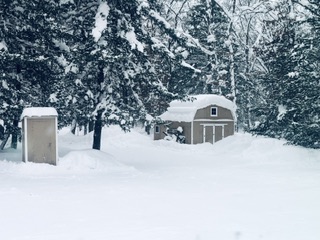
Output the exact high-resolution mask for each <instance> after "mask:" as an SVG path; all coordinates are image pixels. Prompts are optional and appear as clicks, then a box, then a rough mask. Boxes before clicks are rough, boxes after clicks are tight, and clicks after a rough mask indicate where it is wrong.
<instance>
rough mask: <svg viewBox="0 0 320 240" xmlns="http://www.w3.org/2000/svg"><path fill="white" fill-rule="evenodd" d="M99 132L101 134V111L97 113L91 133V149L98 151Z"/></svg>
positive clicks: (99, 142) (99, 146) (99, 145)
mask: <svg viewBox="0 0 320 240" xmlns="http://www.w3.org/2000/svg"><path fill="white" fill-rule="evenodd" d="M101 132H102V111H101V110H100V111H98V114H97V116H96V121H95V123H94V132H93V145H92V148H93V149H97V150H100V148H101Z"/></svg>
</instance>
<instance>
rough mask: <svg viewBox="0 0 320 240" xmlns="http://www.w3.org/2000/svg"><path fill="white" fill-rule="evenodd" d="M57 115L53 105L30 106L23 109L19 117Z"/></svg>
mask: <svg viewBox="0 0 320 240" xmlns="http://www.w3.org/2000/svg"><path fill="white" fill-rule="evenodd" d="M44 116H58V113H57V110H56V109H55V108H53V107H30V108H25V109H23V112H22V114H21V119H22V118H24V117H44Z"/></svg>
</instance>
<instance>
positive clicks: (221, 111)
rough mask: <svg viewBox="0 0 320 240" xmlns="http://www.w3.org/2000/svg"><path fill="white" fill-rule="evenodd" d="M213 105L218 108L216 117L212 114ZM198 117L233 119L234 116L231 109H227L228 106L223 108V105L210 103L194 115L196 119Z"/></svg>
mask: <svg viewBox="0 0 320 240" xmlns="http://www.w3.org/2000/svg"><path fill="white" fill-rule="evenodd" d="M211 107H216V108H217V109H218V116H216V117H214V116H211V115H210V113H211ZM197 119H211V120H221V119H230V120H233V116H232V113H231V111H230V110H229V109H226V108H223V107H220V106H217V105H210V106H208V107H205V108H201V109H198V111H197V113H196V115H195V117H194V120H197Z"/></svg>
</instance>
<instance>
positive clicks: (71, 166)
mask: <svg viewBox="0 0 320 240" xmlns="http://www.w3.org/2000/svg"><path fill="white" fill-rule="evenodd" d="M59 167H60V168H63V169H67V170H98V171H132V170H134V168H132V167H129V166H126V165H124V164H122V163H120V162H118V161H117V160H116V159H115V158H114V157H113V156H112V155H110V154H108V153H105V152H102V151H98V150H94V149H87V150H78V151H71V152H69V153H68V154H67V155H65V156H64V157H62V158H60V160H59Z"/></svg>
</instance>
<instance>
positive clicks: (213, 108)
mask: <svg viewBox="0 0 320 240" xmlns="http://www.w3.org/2000/svg"><path fill="white" fill-rule="evenodd" d="M210 115H211V116H212V117H217V116H218V108H217V107H212V108H211V112H210Z"/></svg>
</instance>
